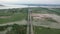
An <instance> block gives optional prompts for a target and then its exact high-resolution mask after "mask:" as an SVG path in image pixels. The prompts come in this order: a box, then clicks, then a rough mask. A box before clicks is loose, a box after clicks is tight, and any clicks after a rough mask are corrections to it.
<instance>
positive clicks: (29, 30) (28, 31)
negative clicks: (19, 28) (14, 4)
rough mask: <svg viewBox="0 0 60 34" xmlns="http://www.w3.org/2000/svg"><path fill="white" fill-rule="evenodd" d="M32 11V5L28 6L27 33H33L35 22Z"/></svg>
mask: <svg viewBox="0 0 60 34" xmlns="http://www.w3.org/2000/svg"><path fill="white" fill-rule="evenodd" d="M31 14H32V11H31V8H30V6H29V7H28V20H27V34H33V24H32V16H31Z"/></svg>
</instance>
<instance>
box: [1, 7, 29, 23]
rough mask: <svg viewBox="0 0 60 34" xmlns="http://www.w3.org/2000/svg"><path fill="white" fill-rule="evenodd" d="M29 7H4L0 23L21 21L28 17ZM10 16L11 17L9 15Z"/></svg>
mask: <svg viewBox="0 0 60 34" xmlns="http://www.w3.org/2000/svg"><path fill="white" fill-rule="evenodd" d="M27 11H28V10H27V9H24V8H22V9H2V10H0V17H6V18H0V24H2V23H8V22H14V21H21V20H23V19H26V17H27ZM9 16H10V17H9Z"/></svg>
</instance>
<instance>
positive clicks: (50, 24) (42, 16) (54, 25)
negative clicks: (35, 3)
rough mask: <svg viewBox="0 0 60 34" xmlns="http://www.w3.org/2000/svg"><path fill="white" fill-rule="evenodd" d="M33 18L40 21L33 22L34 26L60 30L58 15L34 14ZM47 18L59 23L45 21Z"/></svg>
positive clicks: (59, 17)
mask: <svg viewBox="0 0 60 34" xmlns="http://www.w3.org/2000/svg"><path fill="white" fill-rule="evenodd" d="M32 17H33V19H38V21H37V22H35V21H33V24H34V25H36V26H44V27H51V28H57V29H60V16H58V15H56V14H36V13H33V14H32ZM45 18H52V19H54V20H56V21H57V22H58V23H55V22H48V21H43V20H44V19H45ZM42 19H43V20H42Z"/></svg>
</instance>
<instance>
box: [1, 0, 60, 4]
mask: <svg viewBox="0 0 60 34" xmlns="http://www.w3.org/2000/svg"><path fill="white" fill-rule="evenodd" d="M1 3H2V4H21V3H22V4H29V3H33V4H60V0H0V4H1Z"/></svg>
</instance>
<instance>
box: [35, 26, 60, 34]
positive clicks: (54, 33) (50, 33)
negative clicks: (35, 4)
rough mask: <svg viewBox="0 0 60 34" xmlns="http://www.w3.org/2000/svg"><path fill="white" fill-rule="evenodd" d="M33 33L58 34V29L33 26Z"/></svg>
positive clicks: (59, 32) (59, 31) (59, 30)
mask: <svg viewBox="0 0 60 34" xmlns="http://www.w3.org/2000/svg"><path fill="white" fill-rule="evenodd" d="M34 33H35V34H60V29H54V28H46V27H41V26H35V27H34Z"/></svg>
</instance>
